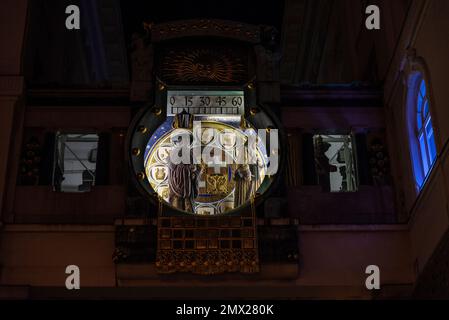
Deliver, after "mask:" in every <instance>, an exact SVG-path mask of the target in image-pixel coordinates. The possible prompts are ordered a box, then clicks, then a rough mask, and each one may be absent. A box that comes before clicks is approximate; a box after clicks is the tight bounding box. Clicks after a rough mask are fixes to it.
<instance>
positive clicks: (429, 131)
mask: <svg viewBox="0 0 449 320" xmlns="http://www.w3.org/2000/svg"><path fill="white" fill-rule="evenodd" d="M412 89H413V90H412V92H413V95H414V97H413V99H412V100H411V104H412V106H413V110H414V116H415V119H416V120H415V121H413V123H414V126H413V127H414V128H413V132H414V135H413V137H412V138H413V139H412V141H411V147H412V157H413V162H414V166H413V167H414V171H415V179H416V183H417V185H418V187H419V188H422V187H423V185H424V182H425V181H426V178H427V177H428V176H429V174H430V172H431V169H432V167H433V165H434V163H435V160H436V157H437V148H436V143H435V135H434V130H433V125H432V116H431V114H430V102H429V92H428V88H427V86H426V81H425V80H424V79H423V78H422V76H421V75H416V76H415V79H414V83H413V87H412ZM413 140H414V141H413Z"/></svg>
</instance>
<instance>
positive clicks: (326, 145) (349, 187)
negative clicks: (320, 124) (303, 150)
mask: <svg viewBox="0 0 449 320" xmlns="http://www.w3.org/2000/svg"><path fill="white" fill-rule="evenodd" d="M313 144H314V154H315V168H316V173H317V177H318V183H319V184H320V185H321V186H322V188H323V191H325V192H354V191H357V174H356V171H355V161H354V148H353V142H352V136H351V135H322V134H320V135H315V136H314V137H313Z"/></svg>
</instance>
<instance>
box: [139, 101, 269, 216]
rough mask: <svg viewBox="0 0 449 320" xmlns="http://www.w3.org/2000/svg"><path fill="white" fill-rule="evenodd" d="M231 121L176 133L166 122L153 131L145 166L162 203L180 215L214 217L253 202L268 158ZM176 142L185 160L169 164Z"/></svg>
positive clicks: (252, 133) (251, 133)
mask: <svg viewBox="0 0 449 320" xmlns="http://www.w3.org/2000/svg"><path fill="white" fill-rule="evenodd" d="M198 100H199V99H198ZM235 119H237V118H233V119H229V118H226V117H222V118H221V119H218V118H215V119H213V120H211V119H203V120H201V121H195V124H194V126H193V128H192V129H175V128H173V120H174V118H173V117H169V118H168V119H167V121H166V122H165V123H164V124H163V125H162V126H160V127H159V128H158V130H156V132H155V133H154V134H153V135H152V137H151V138H150V140H149V142H148V144H147V147H146V152H145V156H144V161H145V174H146V177H147V179H148V182H149V184H150V185H151V187H152V188H153V190H154V191H155V192H156V193H157V194H158V196H159V197H160V198H161V199H163V200H164V201H165V202H166V203H167V204H169V205H171V206H173V207H175V208H177V209H179V210H181V211H185V212H190V213H195V214H200V215H216V214H224V213H227V212H230V211H232V210H234V209H237V208H238V207H240V206H242V205H244V204H246V203H247V202H248V201H250V199H251V197H254V195H255V194H256V192H257V191H258V190H259V188H260V187H261V185H262V184H263V182H264V180H265V179H266V178H267V165H268V156H267V152H266V148H265V146H264V145H263V143H262V141H261V140H260V139H259V138H258V137H257V132H256V130H254V129H253V128H245V129H242V128H240V127H239V125H238V122H236V121H230V120H235ZM183 139H184V140H183ZM180 140H183V141H184V143H183V145H182V146H183V149H182V150H183V151H185V152H186V154H187V156H188V158H190V159H189V161H187V162H185V163H184V162H181V163H179V164H174V163H176V161H173V160H174V159H173V158H172V157H175V158H176V156H179V152H178V151H180V150H181V147H180V145H179V144H180ZM194 159H196V160H194ZM175 160H176V159H175Z"/></svg>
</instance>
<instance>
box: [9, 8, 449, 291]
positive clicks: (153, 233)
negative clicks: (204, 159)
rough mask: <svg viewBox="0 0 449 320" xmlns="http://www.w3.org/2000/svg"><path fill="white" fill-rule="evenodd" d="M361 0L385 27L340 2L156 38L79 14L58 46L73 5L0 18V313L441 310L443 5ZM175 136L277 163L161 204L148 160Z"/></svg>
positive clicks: (176, 24) (166, 17) (164, 18)
mask: <svg viewBox="0 0 449 320" xmlns="http://www.w3.org/2000/svg"><path fill="white" fill-rule="evenodd" d="M375 2H376V4H377V5H378V6H379V7H380V9H381V10H380V12H381V17H382V19H381V21H382V24H381V30H367V29H366V28H365V18H366V15H364V11H365V10H364V3H363V1H355V0H348V1H344V3H343V2H342V3H341V4H338V5H337V4H335V3H334V2H333V1H325V0H321V1H307V0H304V1H293V0H286V1H285V2H284V3H283V4H282V5H280V6H278V5H272V6H270V5H266V6H265V7H264V8H261V9H260V12H261V13H260V17H259V19H261V20H254V19H253V18H252V17H251V16H245V15H244V14H240V15H238V18H239V19H237V18H234V19H233V17H232V16H229V12H227V11H226V10H224V11H223V16H217V15H216V14H213V13H210V17H209V16H207V17H206V18H204V16H206V15H207V13H208V12H211V11H207V10H210V8H209V9H204V10H205V11H203V12H202V14H203V18H198V17H197V16H192V15H191V13H190V12H189V11H188V10H187V11H186V13H185V14H184V15H179V14H178V13H176V12H177V11H176V10H175V13H171V14H170V13H167V11H164V10H166V8H163V7H161V8H156V7H154V10H155V12H156V13H155V14H157V12H162V11H163V12H165V14H162V15H161V17H160V18H155V17H151V15H150V16H149V19H153V18H154V20H153V21H150V20H148V18H146V19H142V18H141V16H139V11H141V10H142V9H144V8H141V7H136V8H132V7H131V5H129V4H125V3H124V2H121V3H120V1H116V0H104V1H82V0H80V1H77V5H79V7H80V11H81V17H82V20H81V21H82V22H81V25H82V27H81V30H67V29H66V28H65V27H64V21H65V19H66V18H67V14H66V13H65V8H66V6H67V5H69V4H71V3H68V2H67V3H66V2H65V1H38V0H36V1H26V0H20V1H10V0H7V1H6V3H4V4H3V7H4V8H8V10H3V11H2V12H1V14H0V15H1V17H2V19H1V21H2V24H3V25H4V27H3V28H2V31H1V32H0V42H1V43H2V50H1V52H0V123H1V126H0V128H1V129H0V130H1V134H0V150H1V153H0V194H1V197H0V208H1V220H0V297H2V298H19V299H23V298H31V299H33V298H67V297H69V298H74V299H80V298H185V297H189V298H205V297H207V298H210V297H212V298H265V299H272V298H279V299H292V298H304V299H390V298H413V297H417V298H447V297H449V288H448V286H447V274H448V264H447V261H448V259H449V257H448V243H449V238H448V228H449V207H448V202H447V199H448V195H449V187H448V186H449V164H448V159H447V150H446V149H447V140H448V138H449V136H448V135H449V123H448V120H446V119H449V116H448V115H447V113H448V112H449V111H447V110H448V108H447V104H448V103H449V94H448V93H447V90H445V83H446V82H445V76H446V74H447V71H449V65H448V62H447V59H446V57H447V56H448V54H449V45H448V44H447V43H449V41H447V40H449V22H448V19H447V15H448V14H449V4H448V3H447V1H444V0H407V1H405V0H404V1H394V3H392V1H388V2H387V1H380V0H379V1H375ZM231 7H232V5H231ZM147 9H148V8H147ZM158 10H159V11H158ZM228 10H231V9H228ZM178 11H182V9H179V10H178ZM277 13H280V14H279V16H280V17H281V18H280V19H278V20H276V19H277V18H276V17H277ZM266 17H269V18H266ZM234 20H239V21H237V22H236V21H234ZM323 21H326V23H324V22H323ZM144 22H145V23H144ZM142 24H143V25H142ZM179 101H182V102H179ZM208 101H209V102H208ZM210 101H212V102H210ZM203 107H204V110H202V109H201V108H203ZM206 107H207V108H206ZM178 109H179V110H178ZM186 119H187V120H186ZM190 121H192V122H193V121H199V122H200V123H201V125H202V126H203V127H204V128H206V129H208V128H209V129H211V132H212V131H213V130H218V131H219V132H220V135H219V136H217V137H214V138H210V140H208V139H209V138H208V137H204V134H203V131H201V134H202V135H201V137H199V140H200V145H201V148H203V147H204V144H208V143H209V142H211V141H212V139H215V138H216V139H217V141H218V142H217V143H219V144H220V145H221V147H222V149H220V152H221V151H223V152H224V153H229V152H235V153H238V150H237V151H234V149H233V148H232V146H234V145H235V141H234V142H233V141H232V137H233V136H232V135H231V136H229V137H227V136H226V135H225V134H223V135H221V132H224V131H225V128H226V129H228V130H230V131H232V132H237V136H238V135H239V134H241V132H244V131H245V130H244V129H254V130H258V129H261V130H262V131H263V132H265V133H266V134H267V135H268V137H271V136H274V135H275V134H276V137H277V138H278V140H279V145H278V147H279V148H278V149H277V153H272V152H271V151H267V150H265V149H264V147H263V146H261V147H260V148H259V147H256V154H257V155H259V156H258V158H257V159H259V160H258V161H256V165H254V166H253V167H251V166H248V163H246V162H244V163H243V166H239V163H237V162H235V163H232V164H231V165H225V166H222V167H220V168H218V169H217V170H215V169H216V168H215V167H214V168H212V165H209V166H208V165H207V164H206V165H205V168H202V169H201V170H202V171H201V174H199V175H200V178H201V179H204V181H205V182H204V184H201V181H202V180H201V179H200V180H201V181H200V184H199V186H198V188H197V192H196V193H197V194H195V197H194V198H192V197H190V195H189V196H179V195H178V196H177V197H178V198H173V197H172V195H173V194H177V193H176V190H174V189H176V188H175V187H174V186H175V182H170V181H171V180H170V177H173V176H174V173H172V174H171V175H169V174H168V172H174V170H176V169H173V168H171V167H169V166H165V165H162V164H161V163H162V160H163V159H162V158H161V157H162V156H163V154H165V149H164V148H165V147H167V146H166V144H167V143H168V144H169V143H171V142H172V141H169V140H167V139H168V138H166V137H168V136H167V133H168V132H172V130H174V131H176V130H181V131H182V130H184V131H185V130H187V131H189V130H190V131H192V126H191V124H190ZM164 126H167V129H164V128H165V127H164ZM204 128H203V129H204ZM206 131H207V130H206ZM192 132H194V129H193V131H192ZM228 138H229V139H230V140H228ZM164 139H165V140H164ZM203 139H205V140H207V141H206V143H204V141H203ZM244 139H245V138H244ZM268 140H269V139H268ZM227 141H228V142H227ZM229 141H231V142H229ZM245 141H246V140H245ZM270 141H271V140H270ZM173 143H175V142H173ZM227 143H228V144H227ZM230 144H232V146H231V145H230ZM271 147H272V146H271ZM167 148H168V147H167ZM229 150H232V151H229ZM270 150H271V149H270ZM271 156H277V157H276V159H278V160H279V163H278V164H279V166H278V170H276V171H275V172H274V173H269V171H268V168H269V167H270V165H272V164H273V161H272V160H271V159H274V158H271ZM245 159H246V158H245ZM266 159H270V161H267V160H266ZM245 161H246V160H245ZM201 164H202V163H201ZM245 166H247V168H246V167H245ZM170 170H173V171H170ZM192 170H193V169H192ZM195 170H196V169H195ZM198 170H199V169H198ZM245 170H246V171H245ZM183 172H184V173H186V172H187V171H183ZM192 172H193V171H192ZM192 172H190V171H189V173H188V174H189V175H190V174H192V175H193V174H194V173H192ZM245 172H249V173H248V176H250V177H251V178H250V179H249V180H248V179H246V178H244V177H245ZM239 177H243V178H241V180H239V179H240V178H239ZM226 179H227V180H226ZM245 179H246V180H245ZM167 181H168V182H167ZM183 181H184V180H183ZM245 181H246V182H245ZM182 187H183V188H184V187H185V186H184V185H182ZM188 187H189V188H190V185H189V186H188ZM194 189H195V188H194ZM183 190H185V188H184V189H183ZM189 190H191V188H190V189H189ZM248 190H251V191H248ZM188 197H190V198H189V199H190V200H189V199H187V198H188ZM70 265H76V266H78V267H79V270H80V275H81V276H80V280H81V290H72V291H71V290H67V289H66V278H67V277H68V274H66V268H67V266H70ZM371 265H375V266H378V267H379V269H380V282H381V289H380V290H373V291H370V290H368V289H367V288H366V284H365V281H366V278H367V277H368V276H369V274H367V273H366V269H367V267H368V266H371ZM211 289H214V290H211Z"/></svg>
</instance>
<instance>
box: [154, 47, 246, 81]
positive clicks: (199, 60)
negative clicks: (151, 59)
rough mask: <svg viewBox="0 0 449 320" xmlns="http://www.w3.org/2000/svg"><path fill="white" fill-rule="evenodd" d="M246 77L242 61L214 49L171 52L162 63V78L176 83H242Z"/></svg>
mask: <svg viewBox="0 0 449 320" xmlns="http://www.w3.org/2000/svg"><path fill="white" fill-rule="evenodd" d="M245 75H246V71H245V65H244V64H243V63H242V59H241V58H240V57H237V56H235V55H233V54H231V53H230V52H222V51H221V52H220V51H218V50H213V49H194V50H190V51H174V50H172V51H169V52H168V54H167V55H166V56H165V57H164V60H163V63H162V76H163V78H164V79H165V80H166V81H175V82H224V83H233V82H240V81H242V80H243V79H244V77H245Z"/></svg>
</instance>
